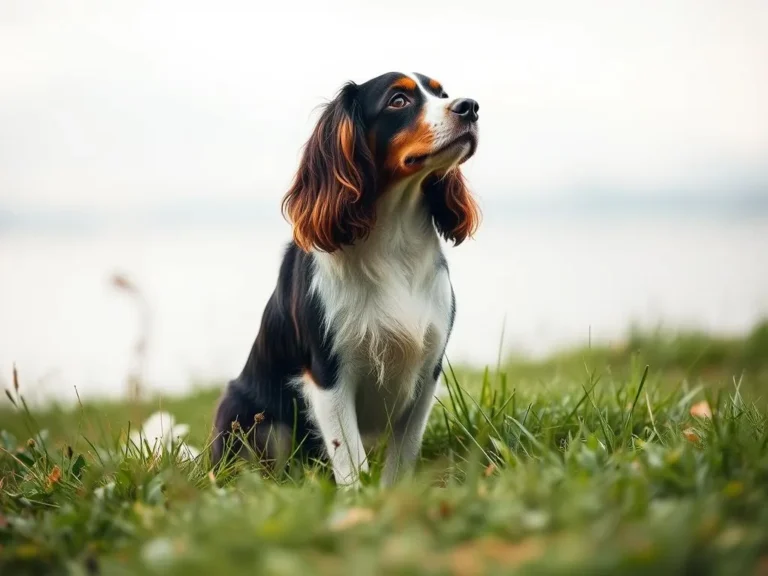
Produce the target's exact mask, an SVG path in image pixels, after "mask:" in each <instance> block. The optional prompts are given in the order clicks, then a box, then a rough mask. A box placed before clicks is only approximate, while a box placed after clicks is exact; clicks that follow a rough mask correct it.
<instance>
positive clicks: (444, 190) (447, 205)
mask: <svg viewBox="0 0 768 576" xmlns="http://www.w3.org/2000/svg"><path fill="white" fill-rule="evenodd" d="M424 194H425V196H426V199H427V205H428V206H429V211H430V214H432V220H433V222H434V223H435V228H436V229H437V232H438V233H439V234H440V235H441V236H442V237H443V238H445V239H446V240H450V241H451V242H453V244H454V246H458V245H459V244H461V243H462V242H464V240H466V239H467V238H469V237H471V236H472V235H473V234H474V233H475V231H476V230H477V227H478V225H479V224H480V217H481V215H480V207H479V206H478V205H477V202H475V199H474V198H473V197H472V192H471V191H470V190H469V188H468V187H467V183H466V182H465V180H464V176H463V175H462V174H461V172H460V171H459V169H458V168H455V169H453V170H451V171H449V172H448V173H446V174H434V175H432V176H430V177H429V178H428V179H427V180H425V182H424Z"/></svg>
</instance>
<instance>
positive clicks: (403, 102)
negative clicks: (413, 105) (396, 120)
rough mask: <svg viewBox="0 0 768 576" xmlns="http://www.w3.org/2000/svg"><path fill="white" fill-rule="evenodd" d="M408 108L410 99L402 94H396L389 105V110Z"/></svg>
mask: <svg viewBox="0 0 768 576" xmlns="http://www.w3.org/2000/svg"><path fill="white" fill-rule="evenodd" d="M406 106H408V98H406V97H405V96H403V95H402V94H395V95H394V96H392V98H390V99H389V102H388V103H387V107H388V108H405V107H406Z"/></svg>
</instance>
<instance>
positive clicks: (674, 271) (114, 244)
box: [0, 214, 768, 401]
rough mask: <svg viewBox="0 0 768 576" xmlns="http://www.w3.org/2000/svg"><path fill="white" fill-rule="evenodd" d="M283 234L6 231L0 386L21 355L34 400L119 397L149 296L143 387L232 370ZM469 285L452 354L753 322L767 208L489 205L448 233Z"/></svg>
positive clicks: (1, 243) (0, 239)
mask: <svg viewBox="0 0 768 576" xmlns="http://www.w3.org/2000/svg"><path fill="white" fill-rule="evenodd" d="M287 237H288V228H287V226H286V225H285V224H284V223H283V222H277V221H275V222H272V223H269V222H267V223H265V224H261V225H259V226H257V227H254V228H253V229H249V228H247V227H240V226H238V227H232V228H229V229H227V228H226V227H208V228H202V227H199V228H186V229H176V230H167V231H164V232H162V231H153V232H145V233H140V232H137V231H133V232H130V231H127V232H119V231H115V232H113V233H108V234H107V233H99V234H92V235H84V234H80V235H78V234H58V235H54V234H49V235H43V234H39V233H36V234H31V233H24V232H21V231H20V232H14V233H7V234H5V235H2V236H0V278H1V279H2V280H1V281H0V385H2V386H5V387H8V386H10V381H11V370H12V368H11V367H12V363H13V362H16V364H17V366H18V369H19V374H20V377H21V383H22V386H23V388H24V391H25V394H26V396H27V397H28V398H30V400H32V401H41V400H50V399H54V398H55V399H61V400H74V399H75V386H77V390H78V392H79V394H80V396H81V397H84V398H88V397H95V396H114V395H118V394H122V393H123V392H124V390H125V385H126V384H125V378H126V374H127V373H128V371H129V369H130V366H131V361H132V354H133V346H134V344H135V342H136V339H137V337H138V332H139V330H140V316H139V315H138V313H137V308H136V306H135V302H133V301H132V300H131V299H130V298H129V297H128V296H127V295H126V294H123V293H120V292H118V291H116V290H115V289H114V288H113V287H112V286H111V284H110V282H109V278H110V276H111V274H112V273H113V272H123V273H125V274H127V275H128V276H129V277H130V278H132V279H133V280H135V281H136V283H137V284H138V285H139V286H140V287H141V289H142V291H143V292H144V294H145V296H146V299H147V301H148V303H149V305H150V307H151V310H152V317H151V326H150V331H149V339H148V348H147V352H148V355H147V364H146V374H145V375H146V378H147V382H148V384H147V386H148V387H150V388H153V389H159V390H163V391H165V392H169V393H180V392H184V391H185V390H188V389H189V388H190V387H191V386H193V384H194V383H195V382H205V381H210V380H223V379H226V378H230V377H232V376H234V375H236V374H237V373H238V372H239V370H240V368H241V366H242V364H243V362H244V361H245V358H246V356H247V354H248V351H249V349H250V346H251V343H252V340H253V338H254V336H255V335H256V330H257V328H258V325H259V319H260V316H261V312H262V309H263V306H264V304H265V302H266V300H267V298H268V297H269V295H270V293H271V291H272V289H273V286H274V282H275V279H276V275H277V268H278V265H279V261H280V257H281V254H282V248H283V244H284V242H285V240H286V239H287ZM446 252H447V256H448V260H449V262H450V264H451V270H452V279H453V283H454V287H455V290H456V295H457V298H458V314H457V319H456V325H455V329H454V335H453V338H452V340H451V343H450V345H449V348H448V355H449V358H450V359H451V360H452V361H454V362H459V361H466V362H474V363H478V364H483V363H494V362H495V361H496V357H497V354H498V347H499V343H500V337H501V333H502V325H503V321H504V319H505V318H506V328H505V331H506V336H505V344H506V345H507V347H514V348H515V349H517V350H524V351H527V352H530V353H534V354H540V353H544V352H547V351H549V350H552V349H553V348H556V347H558V346H561V345H563V344H567V343H571V342H579V341H586V339H587V338H588V337H590V335H591V338H592V339H593V340H610V339H614V338H618V337H621V336H622V335H623V334H624V333H625V330H626V328H627V327H628V325H629V323H630V322H639V323H643V324H654V323H656V322H659V321H662V322H663V323H664V324H667V325H670V326H677V327H680V326H688V327H691V326H695V327H701V328H705V329H710V330H719V331H726V332H738V331H741V330H745V329H747V328H749V327H750V326H751V324H752V323H753V322H754V321H755V320H756V319H757V318H758V317H760V316H761V315H765V314H768V266H766V262H768V219H766V218H765V217H762V218H757V219H751V220H750V219H727V218H714V217H710V218H696V219H693V218H691V219H682V220H681V219H679V218H675V219H658V218H650V217H637V218H619V219H607V218H602V219H601V218H588V217H579V218H574V217H566V216H561V217H555V216H551V217H540V216H539V217H536V218H529V219H526V218H518V219H512V220H510V219H506V218H501V217H498V216H494V214H487V215H486V219H485V222H484V225H483V227H482V229H481V231H480V233H479V234H478V236H477V238H476V239H475V240H474V241H471V242H468V243H466V244H465V245H462V246H460V247H458V248H447V250H446Z"/></svg>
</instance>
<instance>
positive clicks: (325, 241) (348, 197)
mask: <svg viewBox="0 0 768 576" xmlns="http://www.w3.org/2000/svg"><path fill="white" fill-rule="evenodd" d="M356 97H357V85H356V84H354V83H352V82H350V83H348V84H346V85H345V86H344V87H343V88H342V89H341V90H340V92H339V94H338V95H337V96H336V98H335V99H334V100H333V101H332V102H330V103H329V104H328V105H326V106H325V108H324V109H323V112H322V114H321V115H320V119H319V120H318V122H317V125H316V126H315V129H314V131H313V132H312V135H311V136H310V138H309V140H308V141H307V144H306V146H305V147H304V151H303V154H302V158H301V163H300V164H299V169H298V171H297V172H296V176H295V178H294V181H293V183H292V185H291V188H290V189H289V190H288V193H287V194H286V195H285V197H284V198H283V213H284V214H285V215H286V216H287V218H288V219H289V220H290V221H291V223H292V224H293V237H294V241H295V242H296V244H297V245H298V246H299V247H301V248H302V249H304V250H306V251H309V250H310V249H312V248H315V249H318V250H321V251H325V252H333V251H334V250H337V249H338V248H340V247H341V246H343V245H345V244H352V243H354V242H355V240H358V239H361V238H365V237H366V236H367V235H368V233H369V232H370V230H371V227H372V226H373V223H374V219H375V211H374V206H375V193H376V189H375V188H376V181H375V178H376V169H375V164H374V159H373V155H372V154H371V152H370V150H369V148H368V145H367V144H366V138H365V131H364V127H363V120H362V117H361V110H360V105H359V104H358V102H357V99H356Z"/></svg>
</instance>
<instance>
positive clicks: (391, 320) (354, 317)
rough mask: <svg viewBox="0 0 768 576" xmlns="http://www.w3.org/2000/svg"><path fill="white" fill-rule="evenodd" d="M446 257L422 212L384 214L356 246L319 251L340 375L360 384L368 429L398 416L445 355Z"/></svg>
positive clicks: (319, 284) (318, 285) (317, 281)
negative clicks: (391, 216) (422, 379)
mask: <svg viewBox="0 0 768 576" xmlns="http://www.w3.org/2000/svg"><path fill="white" fill-rule="evenodd" d="M401 216H402V214H401ZM441 262H442V253H441V250H440V244H439V241H438V238H437V236H436V234H435V232H434V230H433V229H432V226H431V223H430V222H429V220H428V218H425V217H424V215H419V214H415V215H413V216H412V217H411V218H408V217H406V218H403V217H401V218H398V219H397V220H392V221H389V222H388V221H386V220H385V221H384V222H383V223H381V225H379V226H377V228H376V230H375V231H374V232H373V233H372V234H371V236H370V237H369V238H368V239H367V240H366V241H365V242H363V243H361V244H359V245H356V246H354V247H353V248H351V249H345V250H343V251H339V252H335V253H333V254H325V253H317V254H315V276H314V281H313V290H314V292H315V294H316V295H317V296H318V297H319V298H320V300H321V302H322V304H323V308H324V312H325V317H326V323H327V326H326V329H327V330H328V333H329V335H330V336H331V337H332V342H333V349H334V352H335V353H336V354H338V355H339V360H340V364H341V372H342V373H341V374H340V378H343V379H344V380H345V383H344V385H351V386H354V387H355V388H356V394H357V410H358V421H359V422H360V428H361V432H370V433H374V432H379V431H380V430H379V429H380V428H381V427H382V426H384V425H386V421H387V419H390V418H392V417H396V416H397V415H398V414H399V413H400V412H401V411H402V409H403V408H404V407H405V406H407V405H408V403H409V402H410V401H411V400H412V398H413V396H414V393H415V389H416V385H417V383H418V381H419V378H420V377H421V376H422V374H424V376H425V377H426V376H427V374H431V372H432V370H433V369H434V367H435V365H436V364H437V362H438V361H439V358H440V355H441V354H442V351H443V348H444V346H445V341H446V338H447V334H448V329H449V323H450V315H451V288H450V282H449V278H448V273H447V270H446V268H445V267H444V266H442V265H441Z"/></svg>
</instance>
